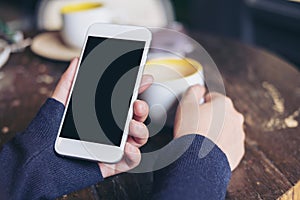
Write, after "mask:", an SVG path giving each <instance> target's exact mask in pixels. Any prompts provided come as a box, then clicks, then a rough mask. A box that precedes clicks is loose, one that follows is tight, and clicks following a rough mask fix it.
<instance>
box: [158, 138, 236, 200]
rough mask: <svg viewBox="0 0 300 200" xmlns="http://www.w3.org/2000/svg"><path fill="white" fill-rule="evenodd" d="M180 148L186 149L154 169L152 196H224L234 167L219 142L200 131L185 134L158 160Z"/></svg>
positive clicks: (223, 197)
mask: <svg viewBox="0 0 300 200" xmlns="http://www.w3.org/2000/svg"><path fill="white" fill-rule="evenodd" d="M178 149H186V151H185V153H183V154H182V155H181V156H180V157H179V159H177V160H176V161H175V162H173V163H172V164H170V165H169V166H167V167H165V168H163V169H160V170H158V171H156V172H155V173H154V183H153V184H154V185H153V187H154V191H153V198H152V199H155V200H156V199H167V200H168V199H172V200H176V199H180V200H181V199H204V200H210V199H212V200H218V199H225V195H226V189H227V185H228V183H229V180H230V177H231V170H230V166H229V163H228V161H227V157H226V156H225V154H224V153H223V152H222V151H221V150H220V149H219V148H218V147H217V145H215V144H214V143H213V142H211V141H210V140H209V139H207V138H205V137H203V136H200V135H188V136H184V137H181V138H178V139H176V140H174V141H172V142H171V143H170V144H169V145H168V146H167V148H166V149H165V150H164V152H163V153H162V154H161V156H160V158H159V159H158V160H157V162H162V161H163V160H165V159H166V156H170V154H174V152H175V153H176V152H178ZM161 159H162V160H161Z"/></svg>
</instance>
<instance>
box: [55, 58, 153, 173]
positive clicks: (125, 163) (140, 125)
mask: <svg viewBox="0 0 300 200" xmlns="http://www.w3.org/2000/svg"><path fill="white" fill-rule="evenodd" d="M77 65H78V58H75V59H73V60H72V62H71V64H70V66H69V68H68V69H67V70H66V72H65V73H64V74H63V75H62V77H61V79H60V81H59V83H58V85H57V87H56V89H55V91H54V93H53V95H52V98H54V99H56V100H58V101H60V102H61V103H63V104H64V105H66V102H67V99H68V96H69V93H70V89H71V86H72V83H73V80H74V76H75V72H76V69H77ZM152 82H153V77H152V76H147V75H145V76H143V78H142V83H141V86H140V89H139V93H142V92H144V91H145V90H146V89H147V88H148V87H150V85H151V84H152ZM133 112H134V119H133V120H132V121H131V122H130V126H129V136H128V140H127V142H126V145H125V154H124V157H123V159H122V160H121V161H120V162H118V163H116V164H105V163H98V165H99V167H100V170H101V173H102V176H103V177H104V178H106V177H109V176H113V175H116V174H118V173H121V172H126V171H128V170H131V169H133V168H134V167H136V166H137V165H138V164H139V163H140V160H141V152H140V150H139V147H141V146H143V145H144V144H146V142H147V140H148V137H149V132H148V129H147V127H146V125H145V124H144V121H145V120H146V118H147V116H148V114H149V108H148V105H147V104H146V103H145V102H144V101H140V100H137V101H135V102H134V105H133Z"/></svg>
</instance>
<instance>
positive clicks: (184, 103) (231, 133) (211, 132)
mask: <svg viewBox="0 0 300 200" xmlns="http://www.w3.org/2000/svg"><path fill="white" fill-rule="evenodd" d="M204 94H205V88H204V87H202V86H200V85H195V86H192V87H190V88H189V89H188V90H187V91H186V93H185V94H184V96H183V97H182V100H181V102H180V104H179V106H178V108H177V113H176V118H175V126H174V138H179V137H182V136H184V135H188V134H199V135H203V136H205V137H207V138H209V139H210V140H212V141H213V142H214V143H215V144H216V145H217V146H218V147H219V148H220V149H221V150H222V151H223V152H224V153H225V155H226V156H227V159H228V161H229V164H230V168H231V170H234V169H235V168H236V167H237V166H238V164H239V163H240V161H241V159H242V157H243V155H244V153H245V146H244V142H245V132H244V130H243V123H244V117H243V115H242V114H241V113H239V112H238V111H237V110H236V109H235V108H234V106H233V103H232V101H231V99H229V98H228V97H226V96H224V95H222V94H219V93H214V92H212V93H209V94H207V95H205V96H204ZM202 98H205V103H204V104H199V102H200V100H201V99H202Z"/></svg>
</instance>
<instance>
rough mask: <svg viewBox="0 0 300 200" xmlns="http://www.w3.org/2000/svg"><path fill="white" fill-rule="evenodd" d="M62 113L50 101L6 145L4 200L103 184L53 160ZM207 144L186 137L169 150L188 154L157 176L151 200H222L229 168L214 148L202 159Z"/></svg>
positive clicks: (77, 163) (73, 163) (0, 163)
mask: <svg viewBox="0 0 300 200" xmlns="http://www.w3.org/2000/svg"><path fill="white" fill-rule="evenodd" d="M63 110H64V106H63V105H62V104H61V103H59V102H57V101H56V100H54V99H48V100H47V102H46V103H45V104H44V106H43V107H42V108H41V110H40V111H39V113H38V114H37V116H36V118H35V119H34V120H33V121H32V123H31V124H30V125H29V127H28V128H27V129H26V131H25V132H23V133H21V134H17V136H16V137H15V138H14V139H13V140H11V141H10V142H9V143H7V144H6V145H4V147H3V149H2V151H1V152H0V197H1V198H2V199H54V198H56V197H59V196H61V195H63V194H67V193H70V192H72V191H75V190H79V189H81V188H85V187H87V186H90V185H93V184H95V183H97V182H99V181H102V180H103V178H102V175H101V172H100V170H99V168H98V166H97V164H96V163H93V162H88V161H81V160H76V159H69V158H62V157H60V156H58V155H57V154H55V152H54V149H53V146H54V142H55V139H56V134H57V131H58V128H59V123H60V120H61V117H62V114H63ZM191 137H193V141H192V143H189V141H190V140H191ZM203 141H205V138H204V137H202V136H196V137H195V136H186V137H182V138H179V139H177V140H174V141H173V142H172V143H171V144H170V145H168V146H167V148H166V152H165V153H168V152H169V153H174V152H177V150H178V149H182V148H184V149H187V151H185V153H184V154H183V155H181V156H180V157H179V159H177V160H176V161H175V162H173V163H172V164H171V165H169V166H167V167H165V168H163V169H161V170H158V171H156V172H155V175H154V193H153V199H224V197H225V193H226V187H227V184H228V181H229V179H230V175H231V172H230V168H229V164H228V162H227V159H226V156H225V154H224V153H223V152H222V151H221V150H220V149H219V148H218V147H217V146H214V144H213V143H211V146H214V147H213V148H212V149H210V150H211V151H210V153H209V154H208V155H207V156H205V157H203V158H200V157H199V156H198V155H199V150H200V148H201V145H202V143H203ZM206 146H209V145H206ZM164 155H166V154H163V155H162V156H161V159H164ZM158 161H159V160H158Z"/></svg>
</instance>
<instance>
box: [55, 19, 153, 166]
mask: <svg viewBox="0 0 300 200" xmlns="http://www.w3.org/2000/svg"><path fill="white" fill-rule="evenodd" d="M151 38H152V35H151V32H150V31H149V30H148V29H146V28H144V27H136V26H124V25H113V24H94V25H92V26H91V27H90V28H89V29H88V32H87V36H86V40H85V44H84V47H83V50H82V52H81V56H80V60H79V67H78V69H77V72H76V75H75V79H74V81H73V85H72V89H71V92H70V95H69V98H68V101H67V105H66V109H65V112H64V115H63V118H62V122H61V125H60V128H59V132H58V135H57V139H56V142H55V151H56V152H57V153H58V154H60V155H63V156H70V157H76V158H80V159H87V160H92V161H100V162H105V163H116V162H118V161H120V160H121V159H122V157H123V152H124V147H125V144H126V141H127V136H128V131H129V123H130V121H131V119H132V117H133V103H134V101H135V100H136V99H137V96H138V89H139V86H140V82H141V79H142V75H143V71H144V65H145V63H146V59H147V54H148V50H149V46H150V42H151Z"/></svg>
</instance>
